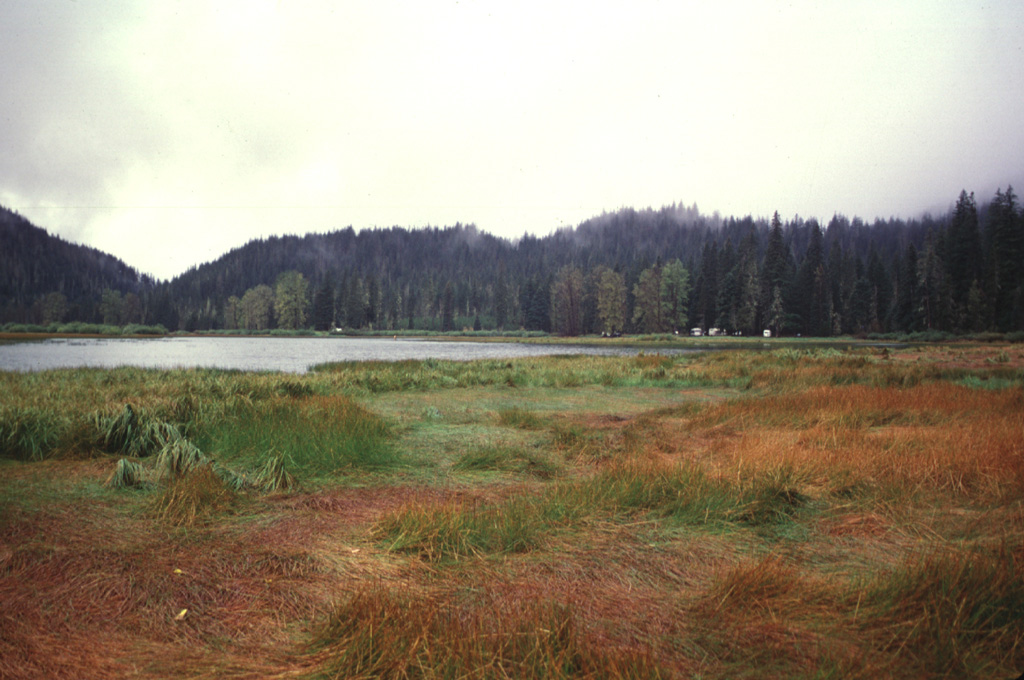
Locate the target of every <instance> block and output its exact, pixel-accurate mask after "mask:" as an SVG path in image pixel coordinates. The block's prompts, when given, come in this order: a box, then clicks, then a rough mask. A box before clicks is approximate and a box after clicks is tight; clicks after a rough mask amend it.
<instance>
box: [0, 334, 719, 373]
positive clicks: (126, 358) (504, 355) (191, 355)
mask: <svg viewBox="0 0 1024 680" xmlns="http://www.w3.org/2000/svg"><path fill="white" fill-rule="evenodd" d="M637 351H638V350H636V349H630V348H627V347H599V346H583V345H533V344H529V345H528V344H518V343H500V342H435V341H431V340H414V339H398V340H394V339H390V338H266V337H263V338H235V337H219V338H154V339H145V340H140V339H121V338H99V339H94V338H60V339H50V340H44V341H41V342H19V343H15V344H11V345H0V370H2V371H44V370H47V369H51V368H78V367H83V366H90V367H98V368H114V367H117V366H140V367H143V368H198V367H202V368H227V369H240V370H244V371H283V372H286V373H305V372H306V371H307V370H308V369H309V367H310V366H313V365H315V364H320V363H325V362H328V361H401V360H403V359H453V360H458V361H468V360H471V359H512V358H516V357H532V356H542V355H551V354H597V355H629V354H636V353H637ZM647 351H650V350H647ZM660 351H662V352H664V353H679V352H685V351H699V350H660Z"/></svg>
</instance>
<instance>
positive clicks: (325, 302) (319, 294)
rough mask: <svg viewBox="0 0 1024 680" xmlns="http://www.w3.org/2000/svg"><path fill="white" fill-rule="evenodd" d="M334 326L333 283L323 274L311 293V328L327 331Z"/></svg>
mask: <svg viewBox="0 0 1024 680" xmlns="http://www.w3.org/2000/svg"><path fill="white" fill-rule="evenodd" d="M333 327H334V285H333V284H332V283H331V279H330V277H327V276H325V277H324V279H323V281H321V282H320V285H319V286H317V289H316V292H315V293H314V294H313V328H315V329H316V330H318V331H327V330H330V329H331V328H333Z"/></svg>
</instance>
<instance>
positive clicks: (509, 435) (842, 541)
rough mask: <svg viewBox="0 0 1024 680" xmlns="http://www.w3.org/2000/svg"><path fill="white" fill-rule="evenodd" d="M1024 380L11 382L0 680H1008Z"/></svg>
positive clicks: (853, 376)
mask: <svg viewBox="0 0 1024 680" xmlns="http://www.w3.org/2000/svg"><path fill="white" fill-rule="evenodd" d="M1022 501H1024V347H1022V346H1020V345H1012V344H1001V343H989V344H984V345H981V344H967V343H964V344H950V345H942V346H928V347H924V348H922V347H908V348H905V349H892V348H888V349H882V348H875V347H867V346H864V347H859V348H852V349H836V348H813V347H807V348H800V347H789V348H784V349H777V350H773V351H721V352H714V353H707V354H693V355H685V356H661V355H658V354H650V353H649V354H641V355H639V356H635V357H588V356H574V357H549V358H538V359H525V360H513V361H477V362H467V363H460V362H446V361H416V362H398V363H349V364H331V365H324V366H318V367H316V368H315V370H313V371H311V372H310V373H307V374H305V375H283V374H267V373H243V372H233V371H216V370H178V371H156V370H142V369H131V368H122V369H115V370H95V369H80V370H55V371H48V372H42V373H31V374H17V373H0V678H86V677H87V678H121V677H157V678H160V677H166V678H179V677H197V678H267V677H269V678H285V677H287V678H524V677H533V678H570V677H582V678H619V677H623V678H676V677H678V678H706V679H707V678H766V677H769V678H808V679H809V678H879V677H891V678H952V677H957V678H960V677H968V678H993V677H995V678H999V677H1005V678H1012V677H1016V676H1017V675H1018V674H1020V673H1021V672H1022V671H1024V502H1022Z"/></svg>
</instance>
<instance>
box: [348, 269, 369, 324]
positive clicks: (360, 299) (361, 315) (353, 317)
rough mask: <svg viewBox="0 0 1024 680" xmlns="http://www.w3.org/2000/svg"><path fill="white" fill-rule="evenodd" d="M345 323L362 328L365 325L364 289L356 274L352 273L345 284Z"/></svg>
mask: <svg viewBox="0 0 1024 680" xmlns="http://www.w3.org/2000/svg"><path fill="white" fill-rule="evenodd" d="M345 325H346V326H348V327H349V328H362V327H364V326H365V325H366V291H365V289H364V288H363V280H362V279H361V278H360V277H359V275H358V274H352V275H351V277H350V278H349V280H348V285H347V286H346V291H345Z"/></svg>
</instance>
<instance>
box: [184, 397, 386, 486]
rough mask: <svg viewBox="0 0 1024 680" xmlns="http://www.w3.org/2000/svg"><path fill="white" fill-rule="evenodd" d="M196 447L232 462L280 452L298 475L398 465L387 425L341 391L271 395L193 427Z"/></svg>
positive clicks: (252, 463)
mask: <svg viewBox="0 0 1024 680" xmlns="http://www.w3.org/2000/svg"><path fill="white" fill-rule="evenodd" d="M195 440H196V443H197V444H198V446H199V448H200V449H201V450H203V451H204V452H207V453H208V454H209V455H212V456H213V457H214V458H216V459H217V460H221V461H224V462H226V463H230V464H233V465H242V466H249V467H254V468H255V467H260V466H264V465H267V463H268V461H269V460H271V459H274V458H278V457H281V458H282V460H287V461H288V465H289V467H292V468H293V469H294V470H295V471H296V472H297V473H298V474H299V475H300V476H322V475H329V474H331V473H334V472H337V471H340V470H352V469H380V468H389V467H394V466H396V465H399V464H401V463H402V462H403V458H402V456H401V455H400V454H399V452H398V450H397V449H396V447H395V446H394V442H393V436H392V431H391V428H390V427H389V426H388V425H387V424H386V423H385V422H384V421H383V420H382V419H381V418H380V417H378V416H376V415H374V414H372V413H370V412H369V411H367V410H366V409H364V408H362V407H361V406H359V405H358V404H356V403H355V402H354V401H352V400H351V399H348V398H346V397H342V396H336V397H313V398H309V399H291V398H287V399H276V400H270V401H267V402H264V403H261V404H259V405H258V406H257V407H255V408H254V409H252V410H250V411H246V412H244V413H241V414H238V415H236V416H234V417H229V418H224V419H220V420H218V421H216V422H214V423H212V424H210V425H208V426H205V427H203V428H201V429H200V430H199V432H197V434H196V437H195Z"/></svg>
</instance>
